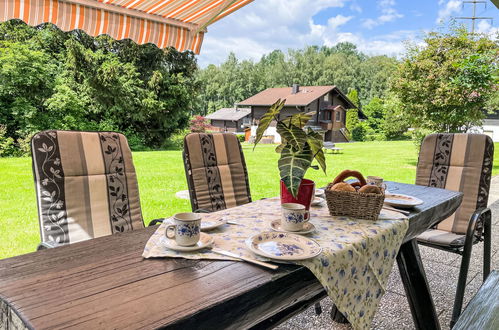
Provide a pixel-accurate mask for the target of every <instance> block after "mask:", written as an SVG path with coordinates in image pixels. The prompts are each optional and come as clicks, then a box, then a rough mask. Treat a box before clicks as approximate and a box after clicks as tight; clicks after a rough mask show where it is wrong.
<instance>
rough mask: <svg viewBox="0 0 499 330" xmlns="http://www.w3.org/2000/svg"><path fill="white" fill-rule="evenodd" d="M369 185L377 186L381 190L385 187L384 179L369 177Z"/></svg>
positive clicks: (367, 179)
mask: <svg viewBox="0 0 499 330" xmlns="http://www.w3.org/2000/svg"><path fill="white" fill-rule="evenodd" d="M366 181H367V184H368V185H371V186H376V187H379V188H382V187H383V178H382V177H380V176H368V177H367V178H366Z"/></svg>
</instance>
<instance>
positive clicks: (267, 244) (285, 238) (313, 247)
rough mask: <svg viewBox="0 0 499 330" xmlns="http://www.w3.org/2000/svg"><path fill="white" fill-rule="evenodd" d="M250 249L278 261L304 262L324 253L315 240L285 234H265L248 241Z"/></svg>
mask: <svg viewBox="0 0 499 330" xmlns="http://www.w3.org/2000/svg"><path fill="white" fill-rule="evenodd" d="M246 245H247V246H248V249H250V250H251V251H252V252H254V253H256V254H258V255H260V256H262V257H266V258H272V259H276V260H304V259H309V258H313V257H315V256H317V255H319V254H320V253H321V252H322V248H321V246H320V245H319V243H317V242H316V241H314V240H313V239H310V238H307V237H304V236H300V235H296V234H291V233H285V232H275V231H273V232H263V233H260V234H257V235H255V236H253V237H250V238H248V239H247V240H246Z"/></svg>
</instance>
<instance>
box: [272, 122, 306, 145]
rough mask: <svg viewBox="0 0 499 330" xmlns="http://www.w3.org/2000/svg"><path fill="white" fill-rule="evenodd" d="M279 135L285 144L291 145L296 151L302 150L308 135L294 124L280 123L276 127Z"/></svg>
mask: <svg viewBox="0 0 499 330" xmlns="http://www.w3.org/2000/svg"><path fill="white" fill-rule="evenodd" d="M276 130H277V133H279V135H281V138H282V139H283V143H284V144H289V145H291V146H292V147H293V148H294V149H302V148H303V145H304V144H305V142H306V141H307V133H305V131H304V130H303V129H301V128H300V127H298V126H295V125H293V124H290V125H285V124H284V123H283V122H281V121H279V122H278V123H277V126H276Z"/></svg>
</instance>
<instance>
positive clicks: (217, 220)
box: [201, 214, 227, 231]
mask: <svg viewBox="0 0 499 330" xmlns="http://www.w3.org/2000/svg"><path fill="white" fill-rule="evenodd" d="M226 223H227V219H226V218H225V217H224V216H221V215H219V214H205V215H203V216H202V217H201V230H202V231H207V230H212V229H215V228H217V227H220V226H223V225H225V224H226Z"/></svg>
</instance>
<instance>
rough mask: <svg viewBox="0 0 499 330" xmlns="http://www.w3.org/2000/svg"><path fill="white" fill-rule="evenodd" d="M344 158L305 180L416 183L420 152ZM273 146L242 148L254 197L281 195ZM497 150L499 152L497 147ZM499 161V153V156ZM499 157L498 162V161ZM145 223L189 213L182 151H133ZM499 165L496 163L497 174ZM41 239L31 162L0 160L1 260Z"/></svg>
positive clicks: (377, 151)
mask: <svg viewBox="0 0 499 330" xmlns="http://www.w3.org/2000/svg"><path fill="white" fill-rule="evenodd" d="M340 146H341V147H342V148H343V153H342V154H338V155H336V154H334V155H332V154H327V155H326V159H327V165H328V170H327V175H326V176H325V175H324V173H322V172H320V171H315V170H312V169H310V170H309V171H308V172H307V175H306V177H307V178H309V179H312V180H314V181H315V182H316V183H317V185H318V186H324V185H326V184H327V183H329V182H330V181H331V180H332V179H333V178H334V177H335V175H336V174H338V173H339V172H340V171H341V170H344V169H347V168H348V169H355V170H359V171H360V172H362V173H363V174H364V175H366V176H367V175H379V176H381V177H383V178H385V180H392V181H399V182H406V183H413V182H414V178H415V173H416V163H417V153H416V149H415V147H414V145H413V143H412V142H410V141H388V142H362V143H349V144H342V145H340ZM274 147H275V146H272V145H258V146H257V147H256V149H255V151H252V148H253V146H250V145H244V146H243V150H244V154H245V157H246V163H247V167H248V172H249V180H250V185H251V193H252V197H253V199H259V198H262V197H268V196H276V195H278V194H279V184H278V179H279V178H278V175H279V173H278V170H277V165H276V164H277V159H278V156H279V155H278V154H276V153H275V152H274V151H273V149H274ZM496 150H497V148H496ZM498 153H499V151H498ZM496 156H497V157H499V155H496ZM497 157H496V159H497ZM133 158H134V163H135V167H136V170H137V176H138V181H139V189H140V200H141V206H142V213H143V217H144V219H145V221H146V223H147V222H148V221H149V220H151V219H155V218H161V217H165V216H169V215H171V214H173V213H176V212H181V211H190V202H189V201H188V200H182V199H178V198H176V197H175V193H176V192H177V191H179V190H185V189H187V183H186V180H185V173H184V167H183V163H182V153H181V151H152V152H135V153H133ZM498 172H499V164H497V165H494V171H493V173H494V174H497V173H498ZM39 241H40V237H39V229H38V218H37V208H36V200H35V190H34V184H33V175H32V171H31V159H30V158H0V259H3V258H7V257H11V256H16V255H20V254H24V253H29V252H33V251H34V250H35V248H36V246H37V244H38V243H39Z"/></svg>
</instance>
